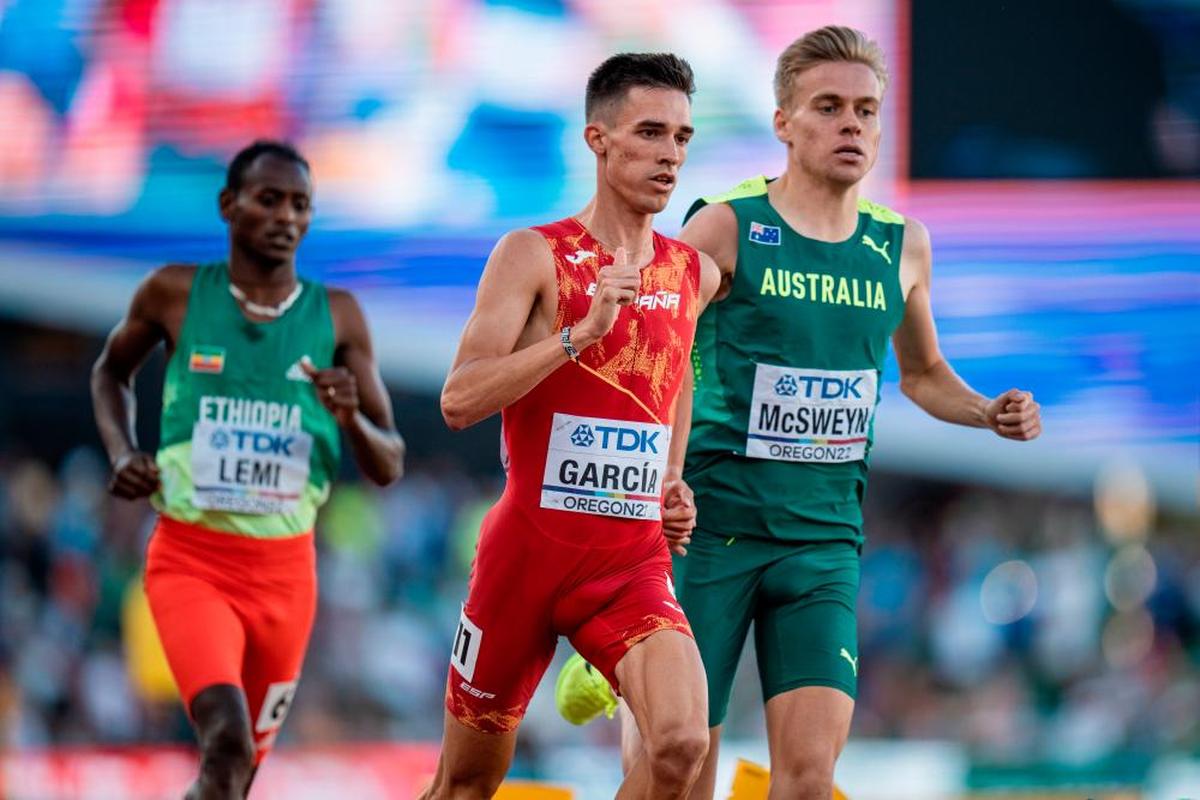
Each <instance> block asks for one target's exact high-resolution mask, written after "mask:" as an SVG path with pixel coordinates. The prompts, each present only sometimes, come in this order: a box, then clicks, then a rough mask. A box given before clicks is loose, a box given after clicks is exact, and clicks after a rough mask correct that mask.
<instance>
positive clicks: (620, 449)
mask: <svg viewBox="0 0 1200 800" xmlns="http://www.w3.org/2000/svg"><path fill="white" fill-rule="evenodd" d="M670 443H671V429H670V428H668V427H667V426H666V425H653V424H649V423H644V422H630V421H628V420H619V419H601V418H599V417H575V416H572V415H570V414H555V415H554V421H553V423H552V424H551V428H550V442H549V445H548V448H547V452H546V472H545V474H544V475H543V477H542V508H557V509H559V510H560V511H575V512H578V513H580V514H599V515H600V516H605V517H622V518H624V519H660V518H661V513H660V498H661V497H662V478H663V472H664V471H665V470H666V467H667V449H668V446H669V445H670Z"/></svg>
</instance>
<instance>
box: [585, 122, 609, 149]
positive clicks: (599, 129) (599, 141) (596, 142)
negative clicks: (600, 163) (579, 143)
mask: <svg viewBox="0 0 1200 800" xmlns="http://www.w3.org/2000/svg"><path fill="white" fill-rule="evenodd" d="M583 140H584V141H585V142H587V146H588V149H589V150H591V151H592V152H593V153H595V154H596V155H598V156H603V155H605V154H607V153H608V131H606V130H605V129H604V126H603V125H602V124H601V123H599V122H589V123H588V124H587V126H586V127H584V129H583Z"/></svg>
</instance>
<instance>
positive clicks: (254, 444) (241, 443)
mask: <svg viewBox="0 0 1200 800" xmlns="http://www.w3.org/2000/svg"><path fill="white" fill-rule="evenodd" d="M295 441H296V436H295V435H292V434H287V433H267V432H265V431H239V430H236V429H232V428H231V429H228V430H226V429H223V428H217V429H216V430H215V431H213V433H212V436H211V437H210V438H209V443H210V444H212V446H213V449H214V450H224V449H226V448H227V447H229V446H230V445H233V446H234V447H235V448H236V449H237V450H241V451H245V452H249V453H258V454H262V453H269V454H271V455H275V456H291V455H292V445H293V444H294V443H295Z"/></svg>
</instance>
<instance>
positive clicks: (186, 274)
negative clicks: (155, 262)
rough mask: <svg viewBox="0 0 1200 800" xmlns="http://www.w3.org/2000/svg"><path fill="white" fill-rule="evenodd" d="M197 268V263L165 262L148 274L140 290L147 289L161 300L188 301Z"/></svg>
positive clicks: (154, 297) (155, 297)
mask: <svg viewBox="0 0 1200 800" xmlns="http://www.w3.org/2000/svg"><path fill="white" fill-rule="evenodd" d="M197 269H198V268H197V266H196V265H195V264H165V265H163V266H161V267H159V268H158V269H156V270H154V271H153V272H151V273H150V274H149V275H148V276H146V279H145V280H144V281H143V282H142V286H141V287H140V288H139V290H138V291H139V292H140V291H142V290H145V291H146V292H148V293H150V294H152V295H153V299H155V300H157V301H159V302H168V303H170V302H180V301H182V302H184V303H186V302H187V298H188V295H189V294H190V293H191V291H192V281H193V280H195V277H196V270H197Z"/></svg>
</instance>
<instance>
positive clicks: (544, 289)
mask: <svg viewBox="0 0 1200 800" xmlns="http://www.w3.org/2000/svg"><path fill="white" fill-rule="evenodd" d="M597 278H598V279H597V289H596V294H595V295H594V296H593V297H592V305H591V307H590V309H589V310H588V314H587V316H586V317H584V318H583V319H582V320H580V321H579V322H578V324H576V325H575V326H574V327H573V328H572V329H571V344H572V346H573V347H574V348H575V349H576V350H578V351H580V352H582V351H583V350H584V349H585V348H587V347H590V346H591V345H592V344H594V343H596V342H597V341H599V340H600V338H601V337H602V336H604V334H606V333H608V331H609V329H610V328H612V325H613V322H614V321H615V320H616V315H617V309H618V306H621V305H629V304H630V303H632V302H633V301H634V298H635V296H636V295H637V288H638V285H639V284H640V281H641V275H640V273H639V271H638V269H637V268H636V267H633V266H630V265H629V264H628V263H627V262H626V260H625V255H624V252H623V251H622V250H618V251H617V257H616V259H615V261H614V263H613V265H612V266H608V267H604V268H602V269H601V270H600V271H599V274H598V276H597ZM556 293H557V283H556V279H555V274H554V257H553V255H552V254H551V252H550V248H549V245H548V244H547V242H546V240H545V239H543V238H542V236H541V235H540V234H538V233H537V232H535V231H532V230H529V229H525V230H519V231H512V232H511V233H509V234H507V235H506V236H505V237H504V238H502V239H501V240H500V241H499V243H497V245H496V249H495V250H493V251H492V255H491V257H490V258H488V263H487V266H485V267H484V269H483V277H481V278H480V279H479V291H478V294H477V295H476V297H475V310H474V311H472V312H471V317H470V319H468V320H467V325H466V328H464V330H463V335H462V340H461V341H460V342H459V345H458V353H457V354H456V355H455V357H454V364H453V366H451V368H450V375H449V376H448V377H447V378H446V385H445V386H444V387H442V416H443V417H444V418H445V420H446V424H447V425H449V426H450V428H451V430H456V431H457V430H462V429H463V428H466V427H468V426H470V425H474V424H475V423H476V422H479V421H480V420H483V419H487V418H488V417H490V416H491V415H492V414H495V413H496V412H497V411H499V410H500V409H502V408H504V407H505V406H508V405H510V404H511V403H514V402H516V401H517V400H519V399H520V398H521V397H522V396H524V395H525V393H526V392H528V391H529V390H530V389H532V388H533V387H534V386H537V385H538V383H540V382H541V381H542V380H543V379H544V378H545V377H546V376H547V375H549V374H550V373H551V372H553V371H554V370H556V369H558V368H559V367H560V366H562V365H563V363H564V362H566V361H567V352H566V349H565V348H564V347H563V344H562V340H561V338H560V334H559V332H558V331H547V333H548V334H549V335H546V333H543V332H541V331H538V330H537V328H536V326H535V327H533V328H532V329H531V333H532V336H528V337H526V340H527V342H528V343H527V344H522V342H521V339H522V336H521V335H522V333H524V332H525V331H526V326H527V325H528V324H529V323H530V321H531V320H532V319H534V318H535V317H537V316H538V315H539V314H540V315H541V317H542V319H543V320H549V322H548V323H547V324H545V325H544V326H542V327H543V328H544V329H548V328H550V327H552V326H553V320H554V317H555V315H556V313H557V307H556V306H555V307H549V305H550V304H551V303H555V304H556V303H557V296H556ZM539 298H541V299H543V302H544V303H545V304H546V306H547V307H539V306H538V303H539ZM529 339H532V341H529ZM519 344H520V345H521V347H520V349H517V347H518V345H519Z"/></svg>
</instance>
